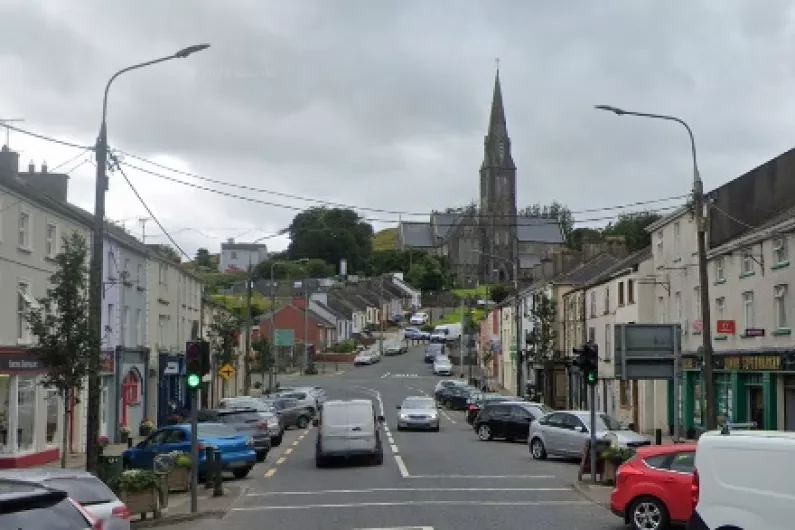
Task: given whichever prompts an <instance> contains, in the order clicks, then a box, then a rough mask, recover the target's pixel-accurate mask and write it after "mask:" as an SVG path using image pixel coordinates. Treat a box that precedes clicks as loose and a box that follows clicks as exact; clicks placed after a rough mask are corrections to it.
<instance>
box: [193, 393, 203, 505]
mask: <svg viewBox="0 0 795 530" xmlns="http://www.w3.org/2000/svg"><path fill="white" fill-rule="evenodd" d="M190 392H191V399H190V403H191V408H190V461H191V467H190V513H197V512H198V511H199V498H198V492H199V433H198V432H197V431H198V428H199V427H198V424H199V402H200V401H201V390H199V389H191V391H190Z"/></svg>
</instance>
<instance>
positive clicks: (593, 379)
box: [573, 342, 599, 386]
mask: <svg viewBox="0 0 795 530" xmlns="http://www.w3.org/2000/svg"><path fill="white" fill-rule="evenodd" d="M573 351H574V353H576V354H577V357H576V358H575V359H574V361H573V364H574V366H576V367H577V368H579V369H580V373H581V374H582V376H583V379H585V383H586V384H588V385H591V386H593V385H596V383H597V382H598V381H599V347H598V346H597V345H596V344H594V343H592V342H587V343H585V344H583V345H582V347H580V348H574V350H573Z"/></svg>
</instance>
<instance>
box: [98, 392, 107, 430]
mask: <svg viewBox="0 0 795 530" xmlns="http://www.w3.org/2000/svg"><path fill="white" fill-rule="evenodd" d="M108 405H109V403H108V385H107V384H105V383H104V382H103V383H102V392H101V393H100V396H99V435H100V436H108Z"/></svg>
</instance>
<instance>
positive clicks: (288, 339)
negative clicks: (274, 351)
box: [273, 329, 295, 348]
mask: <svg viewBox="0 0 795 530" xmlns="http://www.w3.org/2000/svg"><path fill="white" fill-rule="evenodd" d="M273 338H274V341H275V342H276V346H284V347H286V348H289V347H291V346H293V344H295V330H294V329H277V330H276V333H275V336H274V337H273Z"/></svg>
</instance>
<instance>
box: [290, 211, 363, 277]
mask: <svg viewBox="0 0 795 530" xmlns="http://www.w3.org/2000/svg"><path fill="white" fill-rule="evenodd" d="M289 233H290V246H289V247H288V248H287V254H288V256H289V257H290V259H292V260H297V259H307V258H310V259H311V258H316V259H321V260H323V261H325V262H326V263H328V264H330V265H334V266H335V267H336V266H337V265H338V264H339V262H340V260H342V259H346V260H347V261H348V270H349V271H351V272H352V273H358V272H363V271H364V267H365V266H366V264H367V262H368V261H369V259H370V255H371V254H372V251H373V227H372V226H371V225H370V224H369V223H367V222H366V221H364V220H363V219H362V218H361V217H360V216H359V214H357V213H356V212H355V211H353V210H348V209H344V208H310V209H308V210H305V211H303V212H301V213H299V214H298V215H296V216H295V217H294V218H293V222H292V223H290V228H289Z"/></svg>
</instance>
